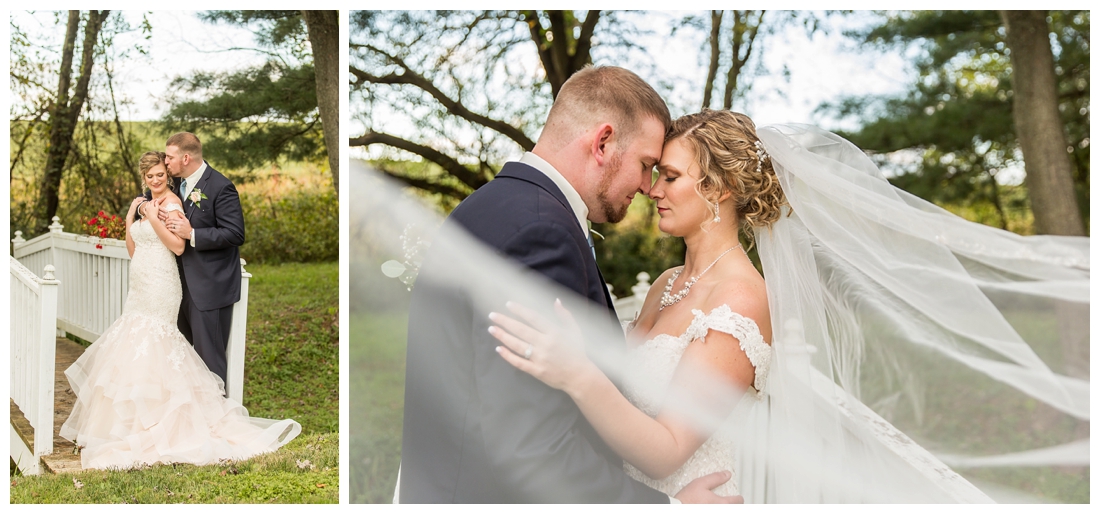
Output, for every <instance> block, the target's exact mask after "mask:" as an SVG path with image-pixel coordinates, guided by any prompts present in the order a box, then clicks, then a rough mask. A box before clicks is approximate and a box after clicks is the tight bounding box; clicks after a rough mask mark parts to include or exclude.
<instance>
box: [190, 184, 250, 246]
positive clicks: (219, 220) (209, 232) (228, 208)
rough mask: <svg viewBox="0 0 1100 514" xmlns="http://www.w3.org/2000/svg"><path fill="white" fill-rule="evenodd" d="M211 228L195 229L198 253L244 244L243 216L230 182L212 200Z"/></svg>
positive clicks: (234, 189)
mask: <svg viewBox="0 0 1100 514" xmlns="http://www.w3.org/2000/svg"><path fill="white" fill-rule="evenodd" d="M213 200H214V202H213V204H214V220H215V226H213V227H195V249H196V250H198V251H206V250H221V249H223V248H229V247H233V246H241V245H243V244H244V214H243V213H242V212H241V197H240V195H238V194H237V188H236V187H234V186H233V183H232V182H229V181H228V180H226V181H225V186H224V187H222V189H221V191H219V192H218V194H217V195H216V196H215V197H214V198H213Z"/></svg>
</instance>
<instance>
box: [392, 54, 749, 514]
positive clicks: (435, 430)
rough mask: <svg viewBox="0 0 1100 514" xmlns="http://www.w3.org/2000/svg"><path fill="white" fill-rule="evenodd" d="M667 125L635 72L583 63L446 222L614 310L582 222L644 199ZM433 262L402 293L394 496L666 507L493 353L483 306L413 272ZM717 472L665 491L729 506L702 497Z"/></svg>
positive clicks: (569, 414) (573, 411)
mask: <svg viewBox="0 0 1100 514" xmlns="http://www.w3.org/2000/svg"><path fill="white" fill-rule="evenodd" d="M670 124H671V119H670V116H669V112H668V107H667V106H666V105H665V103H664V101H663V100H662V99H661V98H660V97H659V96H658V95H657V93H656V92H655V91H654V90H653V89H652V88H651V87H650V86H649V85H648V84H646V83H645V82H644V81H642V80H641V79H640V78H639V77H638V76H637V75H635V74H634V73H632V72H630V71H627V70H625V69H622V68H616V67H587V68H585V69H583V70H581V71H579V72H577V73H576V74H575V75H573V77H571V78H570V79H569V80H568V81H566V83H565V84H564V85H562V87H561V90H560V92H559V94H558V96H557V98H556V99H555V101H554V105H553V107H552V108H551V110H550V114H549V116H548V117H547V120H546V126H545V127H544V129H543V131H542V134H541V135H540V136H539V139H538V143H537V144H536V145H535V147H534V149H533V150H532V151H531V152H528V153H526V154H524V155H523V157H522V158H521V159H520V160H519V162H509V163H507V164H505V165H504V167H503V168H502V169H501V171H500V173H499V174H498V175H497V176H496V178H494V179H493V180H492V181H491V182H489V183H488V184H486V185H485V186H483V187H481V188H480V189H478V190H477V191H475V192H474V193H473V194H472V195H470V197H469V198H467V199H466V200H465V201H463V202H462V204H461V205H459V206H458V207H457V208H456V209H455V210H454V212H453V213H452V214H451V215H450V217H449V218H448V219H447V221H446V223H447V224H452V225H454V224H457V225H458V226H460V227H462V228H463V229H465V230H466V231H468V232H469V233H470V234H471V235H473V236H474V237H476V238H477V239H479V240H480V241H481V242H483V243H485V244H486V245H488V246H489V247H491V248H493V249H494V250H496V251H497V252H499V253H501V254H504V255H506V256H508V257H509V258H511V259H513V260H515V261H518V262H519V263H522V264H523V265H525V266H527V267H528V268H530V269H533V270H534V271H537V272H539V273H541V274H543V275H545V276H546V277H548V278H550V279H552V280H554V281H556V282H558V283H559V284H561V285H563V286H565V287H568V288H570V289H571V290H573V291H574V292H576V293H578V294H580V295H582V296H584V297H587V298H588V299H589V300H590V301H591V302H592V303H591V304H592V305H595V306H598V307H597V308H600V309H604V308H606V309H607V311H608V312H609V313H610V312H613V307H612V304H611V298H610V296H609V293H608V290H607V288H606V286H605V285H604V279H603V276H602V274H601V273H600V271H599V268H598V267H597V266H596V259H595V256H594V254H593V253H592V250H591V248H590V239H589V237H588V221H589V220H591V221H593V222H596V223H604V222H612V223H615V222H619V221H621V220H622V219H623V217H624V216H625V215H626V211H627V208H628V207H629V206H630V202H631V200H632V198H633V197H634V195H635V193H638V192H641V193H642V194H646V193H648V191H649V187H650V183H651V180H652V169H653V166H654V165H655V164H656V163H657V161H658V160H659V159H660V157H661V150H662V146H663V144H664V135H665V132H666V130H667V129H668V127H669V125H670ZM429 253H430V252H429ZM446 259H447V256H445V255H434V256H433V255H431V254H429V255H428V256H427V257H426V258H425V260H424V264H423V266H422V267H421V268H420V279H419V281H418V283H417V287H416V288H414V289H413V294H412V299H411V305H410V311H409V312H410V314H409V331H408V350H407V351H408V353H407V359H406V363H407V364H406V376H405V411H404V428H403V432H402V437H403V439H402V449H401V476H400V485H399V495H400V496H399V501H400V502H401V503H502V502H503V503H527V502H565V503H669V502H670V501H673V502H676V499H672V498H670V497H669V496H667V495H665V494H663V493H661V492H659V491H656V490H654V489H652V488H650V487H648V486H646V485H644V484H642V483H641V482H638V481H636V480H633V479H631V478H630V477H629V476H627V475H626V473H625V472H624V471H623V462H622V459H621V458H619V457H618V456H616V455H615V454H614V452H612V451H611V449H610V448H609V447H608V446H607V444H605V443H604V442H603V441H602V440H601V439H600V437H599V435H598V434H597V433H596V431H595V430H594V428H593V427H592V426H591V425H590V424H589V423H588V422H587V420H585V419H584V416H582V415H581V413H580V411H579V409H578V408H577V406H576V405H575V404H574V403H573V402H572V400H571V399H570V398H569V396H568V395H566V394H565V393H562V392H561V391H557V390H554V389H551V388H550V387H548V386H546V385H544V384H543V383H541V382H539V381H537V380H535V379H534V378H532V377H530V376H527V375H526V374H524V373H522V372H520V371H518V370H516V369H515V368H513V367H512V366H511V365H509V364H508V363H507V362H505V361H504V360H503V359H501V358H500V357H499V356H498V355H497V354H496V352H495V351H494V348H495V347H496V346H497V345H498V344H499V343H498V342H497V341H496V340H495V339H493V338H492V336H490V335H489V333H488V332H487V331H486V329H487V327H488V320H487V318H486V316H487V314H488V312H479V311H478V309H475V308H470V307H469V304H468V303H466V300H465V298H464V297H463V295H462V293H461V292H460V291H459V292H456V291H453V290H448V289H447V288H446V286H437V285H435V283H434V282H432V281H430V280H425V277H428V276H431V275H432V274H433V273H434V272H435V271H434V270H433V268H435V269H436V270H438V269H441V268H444V267H445V265H444V264H442V262H441V261H442V260H446ZM433 261H435V264H433ZM620 344H625V342H621V343H620ZM723 478H728V477H724V476H723V475H719V474H715V475H709V476H707V477H703V478H700V479H698V480H696V481H694V482H692V483H691V484H689V485H688V486H686V487H685V488H684V489H683V490H681V491H680V492H679V493H678V494H677V499H679V500H683V501H686V502H722V503H724V502H730V501H733V499H731V498H722V497H718V496H716V495H714V494H713V493H712V492H711V491H710V489H712V488H714V487H717V486H719V485H721V484H722V483H724V482H725V481H726V480H725V479H723Z"/></svg>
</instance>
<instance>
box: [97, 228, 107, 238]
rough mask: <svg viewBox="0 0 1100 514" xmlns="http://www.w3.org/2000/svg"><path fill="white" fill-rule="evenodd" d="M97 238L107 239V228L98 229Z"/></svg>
mask: <svg viewBox="0 0 1100 514" xmlns="http://www.w3.org/2000/svg"><path fill="white" fill-rule="evenodd" d="M99 237H107V227H102V228H100V229H99Z"/></svg>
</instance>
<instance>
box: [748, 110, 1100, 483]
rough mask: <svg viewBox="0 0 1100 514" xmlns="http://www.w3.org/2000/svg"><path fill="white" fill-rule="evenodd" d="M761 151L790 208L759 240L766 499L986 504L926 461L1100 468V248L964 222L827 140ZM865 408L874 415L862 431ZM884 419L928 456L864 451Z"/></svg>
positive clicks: (794, 131)
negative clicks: (931, 474) (1096, 315)
mask: <svg viewBox="0 0 1100 514" xmlns="http://www.w3.org/2000/svg"><path fill="white" fill-rule="evenodd" d="M758 135H759V137H760V139H761V141H762V142H763V144H764V146H765V148H766V150H767V153H768V154H769V156H770V158H771V159H773V165H774V167H775V170H776V173H777V176H778V178H779V180H780V182H781V184H782V187H783V190H784V193H785V194H786V197H787V199H788V201H789V203H790V208H789V210H788V212H787V213H786V214H787V215H786V216H784V217H782V218H781V219H780V220H779V221H778V222H776V223H775V224H774V225H773V226H772V227H770V228H769V229H757V230H756V234H755V236H756V243H757V245H758V246H759V255H760V260H761V264H762V267H763V271H764V276H765V280H766V282H767V285H768V298H769V305H770V308H771V316H772V327H773V330H774V331H775V332H774V339H773V347H774V349H775V351H776V358H775V359H774V361H773V367H772V375H771V377H770V378H769V384H770V386H771V389H770V391H769V393H770V402H769V405H768V406H767V407H766V408H767V409H768V412H767V413H754V414H755V415H757V416H758V417H762V415H763V414H766V415H767V418H768V422H767V423H758V424H755V425H751V426H757V427H766V428H767V430H768V435H769V436H770V441H771V442H772V445H771V447H769V446H768V445H767V444H762V443H761V440H767V439H765V438H763V437H761V435H760V434H756V436H755V437H750V438H749V440H750V441H751V442H752V443H755V444H749V446H751V448H749V449H746V451H750V452H755V453H756V455H757V458H762V459H764V460H767V461H768V462H769V464H770V466H769V471H770V473H771V475H770V476H769V482H768V487H769V488H770V490H769V491H768V492H769V494H768V498H769V500H774V501H780V502H787V501H846V500H848V499H854V498H868V497H870V498H872V499H876V500H880V501H982V498H981V496H980V495H979V494H977V493H976V492H975V491H973V490H968V489H967V488H966V487H965V486H957V485H950V484H948V485H949V487H946V488H945V481H944V480H942V479H941V480H914V479H913V478H912V477H910V476H909V475H911V474H912V471H913V467H912V463H913V462H914V460H918V461H919V460H920V459H921V458H924V457H926V456H924V457H922V456H921V455H916V454H919V453H920V450H919V449H916V448H915V446H919V447H920V448H923V449H924V450H927V451H928V452H930V453H931V454H933V455H935V457H936V459H937V460H939V461H940V462H942V463H944V464H948V465H950V466H953V467H954V468H955V470H957V471H964V473H965V470H968V469H971V468H979V467H993V466H995V467H1001V468H1015V471H1016V472H1017V473H1020V474H1023V475H1024V476H1025V477H1027V476H1030V477H1034V476H1036V475H1035V473H1036V470H1037V469H1039V468H1041V467H1043V466H1067V465H1070V466H1081V465H1084V466H1088V451H1087V448H1088V442H1089V438H1088V422H1089V365H1088V353H1089V350H1088V334H1089V319H1088V311H1089V239H1088V238H1070V237H1055V236H1030V237H1024V236H1020V235H1017V234H1013V233H1010V232H1007V231H1003V230H998V229H994V228H991V227H988V226H985V225H981V224H977V223H971V222H968V221H966V220H963V219H962V218H959V217H957V216H955V215H953V214H951V213H949V212H947V211H944V210H943V209H940V208H939V207H937V206H935V205H933V204H930V203H928V202H926V201H924V200H922V199H920V198H917V197H914V196H912V195H910V194H908V193H906V192H905V191H902V190H899V189H897V188H894V187H893V186H891V185H890V183H889V182H888V181H887V180H886V179H885V177H884V176H883V175H882V174H881V172H880V171H879V170H878V168H877V167H876V166H875V165H874V163H873V162H872V161H871V159H870V158H868V157H867V156H866V155H865V154H864V153H863V152H862V151H860V150H859V149H858V148H857V147H855V146H854V145H852V144H851V143H849V142H848V141H845V140H844V139H842V138H840V137H839V136H837V135H835V134H832V133H829V132H826V131H824V130H821V129H818V128H816V127H812V126H808V125H779V126H771V127H764V128H762V129H761V130H759V131H758ZM857 401H858V403H857ZM830 404H831V405H830ZM859 404H862V406H866V407H868V408H869V409H870V410H871V411H873V412H874V415H866V416H863V418H866V419H864V420H863V421H864V422H863V423H853V420H854V419H858V418H860V417H861V416H860V415H859V413H858V412H856V411H855V410H853V409H852V408H851V407H850V406H851V405H857V406H858V405H859ZM834 407H835V408H834ZM764 408H765V407H761V409H764ZM864 414H866V413H864ZM879 419H881V420H882V421H885V422H886V423H889V424H890V425H892V426H893V427H895V428H896V429H898V430H900V431H901V432H903V433H904V434H905V436H907V437H908V438H911V439H912V440H913V441H915V443H916V445H895V446H896V447H890V446H889V445H886V446H884V445H882V444H880V442H879V440H888V439H889V438H883V437H882V434H880V435H879V436H878V437H870V436H869V434H865V435H864V436H860V430H861V427H859V426H858V425H860V424H862V425H865V426H863V427H862V430H864V431H866V429H868V428H871V429H873V428H874V427H875V425H876V423H879V421H878V420H879ZM880 426H881V425H880ZM777 438H778V439H780V440H783V441H785V442H786V443H792V442H793V444H796V446H798V447H801V451H800V452H796V453H795V454H796V455H798V454H801V455H802V456H803V457H801V458H798V459H791V458H790V457H791V455H787V453H790V449H781V448H776V447H775V446H776V444H775V441H776V439H777ZM1082 448H1084V452H1083V455H1082ZM914 450H915V452H916V454H914ZM899 456H900V457H903V458H901V459H900V460H899ZM940 466H942V465H940ZM936 468H937V464H936V463H934V462H933V463H932V464H930V467H928V468H927V469H926V473H927V472H928V471H934V470H935V469H936ZM917 469H920V467H919V466H918V467H917ZM837 471H842V472H841V473H836V472H837ZM799 475H809V476H803V478H804V479H805V480H806V481H805V482H803V481H802V480H797V481H796V480H791V478H793V477H796V476H799ZM814 475H816V476H814ZM757 476H759V475H757ZM947 482H950V481H947ZM807 484H820V488H816V487H807ZM1010 487H1011V486H1010ZM945 493H946V494H945ZM868 495H870V496H868Z"/></svg>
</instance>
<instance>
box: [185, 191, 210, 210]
mask: <svg viewBox="0 0 1100 514" xmlns="http://www.w3.org/2000/svg"><path fill="white" fill-rule="evenodd" d="M187 198H188V199H189V200H191V203H193V204H195V207H198V208H200V209H202V205H200V204H199V202H200V201H201V200H206V195H205V194H203V192H202V189H199V188H197V187H196V188H195V189H192V190H191V194H189V195H187Z"/></svg>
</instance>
